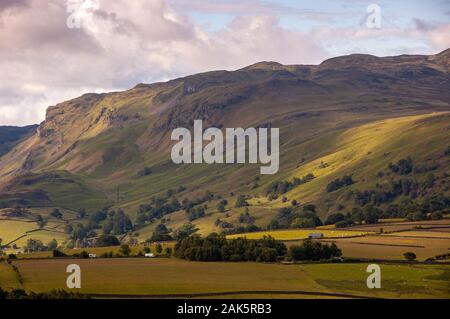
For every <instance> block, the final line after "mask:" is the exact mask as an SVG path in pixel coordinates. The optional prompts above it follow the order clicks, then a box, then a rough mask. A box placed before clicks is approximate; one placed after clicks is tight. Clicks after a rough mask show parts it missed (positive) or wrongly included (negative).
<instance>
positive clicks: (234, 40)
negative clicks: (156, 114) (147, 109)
mask: <svg viewBox="0 0 450 319" xmlns="http://www.w3.org/2000/svg"><path fill="white" fill-rule="evenodd" d="M70 1H79V0H70ZM86 1H87V3H88V4H89V5H88V6H87V7H84V8H83V10H82V11H76V15H75V17H77V18H81V22H82V23H81V26H82V27H81V28H68V27H67V22H68V21H69V18H73V17H74V16H72V15H71V13H68V12H67V6H66V5H67V3H66V1H61V0H26V1H25V0H18V1H11V0H1V2H0V3H1V4H0V69H1V70H2V72H1V73H0V125H2V124H20V125H24V124H30V123H37V122H39V121H41V120H43V118H44V113H45V108H46V107H47V106H49V105H53V104H55V103H58V102H61V101H64V100H67V99H69V98H73V97H76V96H79V95H81V94H83V93H86V92H96V91H113V90H122V89H127V88H130V87H133V86H134V85H136V84H137V83H141V82H146V83H150V82H155V81H161V80H167V79H171V78H175V77H179V76H184V75H188V74H192V73H197V72H203V71H210V70H215V69H227V70H233V69H238V68H241V67H244V66H247V65H249V64H252V63H255V62H258V61H263V60H264V61H278V62H280V63H284V64H315V63H320V62H321V61H322V60H323V59H325V58H328V57H330V54H329V53H328V51H329V48H330V47H331V48H333V47H338V48H339V47H340V48H341V50H340V51H339V53H343V51H345V50H342V47H343V45H345V44H347V43H350V44H352V45H353V44H354V47H357V46H359V47H364V44H365V43H366V42H364V41H371V40H373V39H378V40H377V41H383V40H384V39H385V38H386V37H391V38H393V39H396V38H405V37H406V38H410V39H417V38H420V39H422V38H423V39H425V40H424V42H425V43H427V45H428V46H429V48H430V50H431V49H432V48H440V49H441V48H445V46H447V47H448V46H449V44H448V39H449V38H450V37H449V36H448V34H449V30H448V25H447V26H446V25H436V24H432V25H431V24H429V23H428V22H425V21H422V20H419V19H417V20H416V21H415V23H412V26H411V27H409V28H404V29H401V28H394V27H391V28H383V30H381V32H380V30H369V29H367V28H363V27H361V26H359V25H358V22H357V21H356V22H355V26H354V27H348V26H342V25H339V24H338V25H334V24H333V22H332V21H333V20H332V19H330V20H327V21H328V22H324V23H323V24H321V25H322V27H321V28H313V30H312V31H309V32H308V33H305V32H302V31H299V30H296V29H289V28H288V27H286V25H285V24H283V23H282V21H281V20H280V19H282V17H281V16H282V15H283V14H287V15H291V14H297V15H298V16H297V17H295V18H296V19H298V23H299V24H301V23H302V22H303V21H305V19H311V17H315V18H318V19H319V18H320V17H324V16H325V15H327V14H328V13H326V12H321V11H314V10H298V9H295V8H291V7H289V6H285V5H282V4H274V3H269V2H265V1H258V0H242V1H237V0H235V1H224V0H218V1H203V0H202V1H200V0H191V1H183V0H170V1H169V0H133V1H126V0H116V1H110V0H97V1H98V6H97V5H95V3H96V1H95V0H86ZM190 10H197V11H201V12H205V13H222V14H223V13H226V14H231V15H232V19H231V22H229V23H228V24H227V25H224V26H223V27H222V28H219V29H217V30H215V31H211V30H207V29H204V27H202V25H201V24H198V23H197V21H195V20H193V18H192V17H191V18H190V17H189V15H188V11H190ZM69 22H70V21H69ZM325 48H326V49H325Z"/></svg>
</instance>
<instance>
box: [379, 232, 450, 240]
mask: <svg viewBox="0 0 450 319" xmlns="http://www.w3.org/2000/svg"><path fill="white" fill-rule="evenodd" d="M386 236H400V237H423V238H448V239H450V233H449V232H438V231H403V232H398V233H390V234H386Z"/></svg>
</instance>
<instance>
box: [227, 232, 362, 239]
mask: <svg viewBox="0 0 450 319" xmlns="http://www.w3.org/2000/svg"><path fill="white" fill-rule="evenodd" d="M311 233H322V234H323V235H324V237H325V238H337V237H350V236H364V235H366V234H368V233H367V232H362V231H352V230H327V229H325V230H322V229H321V230H317V229H288V230H273V231H261V232H254V233H245V234H236V235H229V236H227V238H229V239H231V238H238V237H246V238H247V239H260V238H262V237H263V236H272V237H273V238H275V239H278V240H283V241H289V240H299V239H305V238H308V235H309V234H311Z"/></svg>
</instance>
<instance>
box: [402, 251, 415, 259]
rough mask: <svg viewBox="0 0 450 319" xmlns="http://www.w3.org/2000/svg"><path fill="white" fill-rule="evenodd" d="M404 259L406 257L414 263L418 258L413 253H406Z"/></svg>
mask: <svg viewBox="0 0 450 319" xmlns="http://www.w3.org/2000/svg"><path fill="white" fill-rule="evenodd" d="M403 257H405V259H406V260H408V261H413V260H415V259H416V258H417V256H416V254H415V253H413V252H410V251H409V252H406V253H404V254H403Z"/></svg>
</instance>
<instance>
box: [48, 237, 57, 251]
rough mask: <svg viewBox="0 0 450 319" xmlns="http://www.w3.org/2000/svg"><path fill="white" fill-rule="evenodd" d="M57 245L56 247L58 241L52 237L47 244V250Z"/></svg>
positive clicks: (53, 248)
mask: <svg viewBox="0 0 450 319" xmlns="http://www.w3.org/2000/svg"><path fill="white" fill-rule="evenodd" d="M57 247H58V242H57V241H56V239H54V238H53V239H52V240H51V241H50V242H49V243H48V244H47V249H48V250H55V249H56V248H57Z"/></svg>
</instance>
